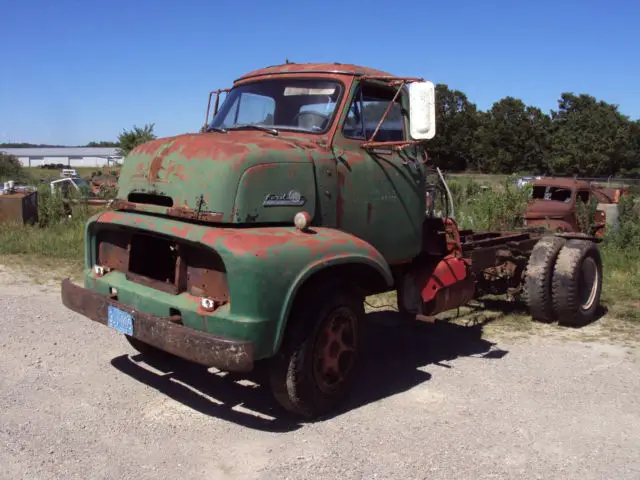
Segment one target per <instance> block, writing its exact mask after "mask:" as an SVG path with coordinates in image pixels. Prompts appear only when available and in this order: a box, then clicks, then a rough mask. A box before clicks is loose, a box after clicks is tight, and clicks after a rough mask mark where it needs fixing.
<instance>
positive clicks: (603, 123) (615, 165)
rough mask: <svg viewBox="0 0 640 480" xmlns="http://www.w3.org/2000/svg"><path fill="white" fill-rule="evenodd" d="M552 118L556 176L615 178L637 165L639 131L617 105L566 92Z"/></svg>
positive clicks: (552, 161)
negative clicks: (576, 175)
mask: <svg viewBox="0 0 640 480" xmlns="http://www.w3.org/2000/svg"><path fill="white" fill-rule="evenodd" d="M551 118H552V120H553V125H552V131H553V137H552V146H551V147H552V148H551V156H550V160H549V167H550V169H551V171H552V173H553V174H556V175H571V174H579V175H584V176H600V175H613V174H615V173H617V172H618V171H620V170H621V169H628V168H629V167H630V166H631V165H632V164H633V163H634V162H637V155H638V151H637V150H636V148H634V147H635V145H634V144H637V133H635V136H636V138H635V139H634V130H637V128H636V127H635V126H634V125H633V122H631V121H630V120H629V118H628V117H626V116H625V115H622V114H621V113H620V112H619V111H618V107H617V105H611V104H609V103H606V102H603V101H597V100H596V99H595V98H594V97H592V96H591V95H585V94H581V95H575V94H573V93H563V94H562V96H561V98H560V99H559V100H558V110H557V111H552V112H551Z"/></svg>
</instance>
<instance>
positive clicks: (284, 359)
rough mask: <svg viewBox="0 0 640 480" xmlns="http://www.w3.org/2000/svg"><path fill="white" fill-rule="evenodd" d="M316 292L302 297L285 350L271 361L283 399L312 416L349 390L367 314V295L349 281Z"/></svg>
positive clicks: (274, 385)
mask: <svg viewBox="0 0 640 480" xmlns="http://www.w3.org/2000/svg"><path fill="white" fill-rule="evenodd" d="M309 290H310V289H309ZM309 290H308V291H309ZM322 290H323V291H322ZM310 293H311V294H307V295H304V294H303V296H302V297H301V299H300V300H301V301H297V302H296V305H295V307H294V309H295V310H294V311H293V312H292V315H291V317H290V319H289V325H288V328H287V333H286V334H285V338H284V339H283V344H282V347H281V349H280V352H278V354H277V356H276V357H274V358H273V359H272V360H271V362H270V381H271V389H272V392H273V395H274V397H275V398H276V400H277V401H278V403H280V404H281V405H282V406H283V407H284V408H285V409H286V410H288V411H290V412H292V413H294V414H296V415H301V416H304V417H308V418H312V417H317V416H319V415H322V414H324V413H327V412H329V411H330V410H332V409H333V408H335V407H336V406H337V405H338V404H339V403H340V402H342V401H343V400H344V398H345V396H346V395H347V393H348V390H349V386H350V384H351V382H352V380H353V372H354V368H355V366H356V361H357V359H358V353H359V350H360V345H361V341H362V339H361V326H362V319H363V316H364V308H363V299H362V298H361V297H360V296H359V295H357V294H355V293H353V292H350V291H349V290H348V289H346V288H345V287H342V288H340V287H337V286H336V287H334V288H329V289H328V290H327V289H320V290H314V291H313V292H310Z"/></svg>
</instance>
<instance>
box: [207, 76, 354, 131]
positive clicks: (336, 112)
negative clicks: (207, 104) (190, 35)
mask: <svg viewBox="0 0 640 480" xmlns="http://www.w3.org/2000/svg"><path fill="white" fill-rule="evenodd" d="M287 81H292V82H304V83H307V82H313V81H319V82H331V83H334V84H335V85H336V87H337V88H338V89H339V93H338V96H337V97H336V100H335V106H334V108H333V111H332V112H331V115H330V116H329V118H328V120H327V124H326V126H325V128H324V129H323V130H309V129H306V128H302V127H295V126H293V125H266V124H263V123H257V124H255V125H259V126H262V127H265V128H269V129H272V130H277V131H278V132H281V131H282V132H294V133H301V134H305V135H316V136H320V135H327V134H328V133H329V132H330V131H331V130H332V128H333V127H334V126H335V123H336V121H338V120H339V119H340V112H341V111H342V109H343V103H344V97H345V95H346V94H347V93H348V92H347V90H348V89H347V85H346V84H345V82H344V81H343V80H342V79H340V78H336V77H333V76H323V75H313V76H306V75H304V76H300V75H291V76H290V75H286V76H285V75H283V76H282V77H278V78H273V77H262V78H256V79H255V80H251V81H243V82H241V83H237V84H234V86H233V87H232V88H230V89H229V90H228V91H227V95H226V96H225V99H224V101H223V102H222V105H220V108H219V109H218V111H217V112H215V113H214V115H213V118H212V119H211V121H210V122H208V123H207V124H206V129H207V130H208V129H210V128H212V129H216V128H217V129H220V128H224V129H225V131H226V132H234V131H236V132H237V131H247V130H249V129H245V128H242V126H243V124H237V125H233V126H231V127H228V128H227V127H223V126H220V125H214V122H215V120H216V118H217V117H218V115H220V113H222V112H224V111H225V108H226V107H227V105H229V106H228V108H229V109H231V108H232V107H233V104H229V99H230V95H231V93H232V92H233V91H234V90H239V89H241V88H243V87H246V86H251V85H256V84H260V83H265V82H282V83H286V82H287ZM319 104H321V103H319ZM227 113H228V112H227ZM213 131H216V130H213ZM256 131H257V130H256Z"/></svg>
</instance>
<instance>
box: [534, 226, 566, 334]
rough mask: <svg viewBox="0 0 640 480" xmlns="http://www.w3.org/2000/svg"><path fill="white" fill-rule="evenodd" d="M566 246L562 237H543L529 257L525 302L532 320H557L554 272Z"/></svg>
mask: <svg viewBox="0 0 640 480" xmlns="http://www.w3.org/2000/svg"><path fill="white" fill-rule="evenodd" d="M565 244H566V240H565V239H564V238H561V237H553V236H549V237H543V238H541V239H540V240H539V241H538V243H536V244H535V246H534V247H533V250H532V252H531V256H530V257H529V262H528V264H527V271H526V274H525V279H524V301H525V303H526V305H527V307H528V309H529V313H530V314H531V318H533V320H536V321H538V322H546V323H551V322H553V321H555V319H556V313H555V310H554V305H553V295H552V286H551V284H552V281H553V270H554V266H555V264H556V259H557V258H558V254H559V253H560V250H561V249H562V248H563V247H564V245H565Z"/></svg>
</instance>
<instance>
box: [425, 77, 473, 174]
mask: <svg viewBox="0 0 640 480" xmlns="http://www.w3.org/2000/svg"><path fill="white" fill-rule="evenodd" d="M477 126H478V111H477V108H476V106H475V105H474V104H473V103H471V102H470V101H469V100H468V99H467V96H466V95H465V94H464V93H462V92H461V91H459V90H450V89H449V87H448V86H447V85H445V84H439V85H437V86H436V136H435V137H434V138H433V139H432V140H430V141H429V145H428V152H429V158H430V159H431V161H432V162H433V163H434V164H435V165H436V166H438V167H440V168H444V169H446V170H453V171H461V170H465V169H466V168H468V167H470V166H472V163H473V155H472V147H473V142H474V136H475V131H476V129H477Z"/></svg>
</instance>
